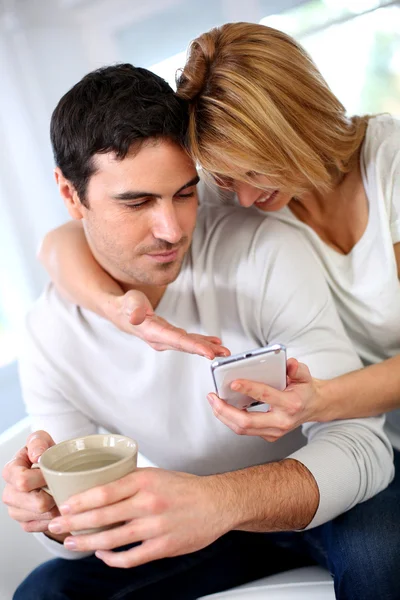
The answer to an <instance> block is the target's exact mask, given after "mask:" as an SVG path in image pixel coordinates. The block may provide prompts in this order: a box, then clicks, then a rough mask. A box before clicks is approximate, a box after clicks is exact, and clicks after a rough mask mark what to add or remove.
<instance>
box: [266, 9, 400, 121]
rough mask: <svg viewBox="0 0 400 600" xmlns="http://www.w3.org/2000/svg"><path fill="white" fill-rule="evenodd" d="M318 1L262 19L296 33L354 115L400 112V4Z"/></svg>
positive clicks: (267, 23)
mask: <svg viewBox="0 0 400 600" xmlns="http://www.w3.org/2000/svg"><path fill="white" fill-rule="evenodd" d="M396 4H397V3H395V2H379V1H376V0H312V1H311V2H306V3H304V4H302V5H301V6H299V7H297V8H295V9H293V10H290V11H286V12H285V13H282V14H279V15H272V16H270V17H266V18H265V19H262V20H261V23H263V24H265V25H269V26H271V27H276V28H277V29H281V30H282V31H285V32H286V33H288V34H290V35H292V36H293V37H295V38H296V39H297V40H298V41H299V42H300V43H301V44H302V45H303V46H304V47H305V48H306V49H307V51H308V52H309V53H310V55H311V56H312V58H313V60H314V61H315V63H316V64H317V66H318V68H319V69H320V70H321V72H322V74H323V75H324V77H325V78H326V80H327V82H328V84H329V85H330V87H331V89H332V90H333V92H334V93H335V94H336V95H337V97H338V98H339V99H340V100H341V102H343V104H344V106H345V107H346V109H347V111H348V112H349V114H365V113H378V112H390V113H393V114H400V6H399V5H398V4H397V5H396Z"/></svg>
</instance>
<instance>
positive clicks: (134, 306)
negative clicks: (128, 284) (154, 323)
mask: <svg viewBox="0 0 400 600" xmlns="http://www.w3.org/2000/svg"><path fill="white" fill-rule="evenodd" d="M122 312H123V313H124V314H125V315H126V316H127V317H128V318H129V321H130V323H132V325H140V324H141V323H143V321H144V320H145V318H146V316H148V315H152V314H153V312H154V311H153V308H152V306H151V304H150V302H149V300H148V298H147V296H145V295H144V294H143V292H139V291H137V290H130V291H129V292H127V293H126V294H125V295H124V297H123V300H122Z"/></svg>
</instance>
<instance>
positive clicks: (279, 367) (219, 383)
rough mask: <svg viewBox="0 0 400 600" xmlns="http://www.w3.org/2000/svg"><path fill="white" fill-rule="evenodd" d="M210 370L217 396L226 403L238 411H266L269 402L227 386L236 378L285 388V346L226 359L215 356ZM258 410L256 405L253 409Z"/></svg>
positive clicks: (274, 345)
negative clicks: (258, 399) (266, 402)
mask: <svg viewBox="0 0 400 600" xmlns="http://www.w3.org/2000/svg"><path fill="white" fill-rule="evenodd" d="M211 373H212V376H213V379H214V385H215V390H216V393H217V395H218V396H219V397H220V398H222V399H223V400H225V402H227V403H228V404H231V405H232V406H235V407H236V408H239V409H241V410H245V409H247V410H251V409H253V408H254V407H260V409H263V410H269V405H268V404H265V403H264V402H258V401H257V400H254V398H251V397H250V396H246V395H245V394H241V393H239V392H235V391H233V390H231V388H230V385H231V383H232V382H233V381H235V380H236V379H248V380H249V381H257V382H260V383H266V384H267V385H270V386H271V387H274V388H276V389H277V390H281V391H282V390H284V389H285V388H286V348H285V346H282V345H281V344H272V345H270V346H265V347H264V348H257V349H256V350H249V351H248V352H242V353H240V354H235V355H233V356H228V357H226V358H216V359H215V360H214V361H213V362H212V363H211ZM260 409H257V408H256V410H260Z"/></svg>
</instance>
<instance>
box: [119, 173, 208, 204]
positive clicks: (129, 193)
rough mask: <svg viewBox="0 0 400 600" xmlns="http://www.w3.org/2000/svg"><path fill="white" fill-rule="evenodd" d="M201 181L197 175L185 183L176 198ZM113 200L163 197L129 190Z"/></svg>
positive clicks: (176, 193)
mask: <svg viewBox="0 0 400 600" xmlns="http://www.w3.org/2000/svg"><path fill="white" fill-rule="evenodd" d="M199 181H200V177H199V176H198V175H196V177H193V179H191V180H190V181H188V182H187V183H185V185H183V186H182V187H181V188H179V190H177V191H176V192H175V194H174V196H177V195H178V194H180V193H181V192H183V190H185V189H187V188H190V187H193V186H194V185H197V184H198V183H199ZM112 198H114V200H138V199H139V198H161V196H160V195H159V194H154V193H153V192H141V191H137V192H135V191H133V190H128V191H126V192H121V193H120V194H115V195H113V196H112Z"/></svg>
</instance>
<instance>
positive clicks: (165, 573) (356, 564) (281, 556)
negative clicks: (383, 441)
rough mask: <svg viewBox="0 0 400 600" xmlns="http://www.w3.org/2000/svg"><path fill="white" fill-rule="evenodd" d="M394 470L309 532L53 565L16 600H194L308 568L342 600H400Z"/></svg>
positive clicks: (398, 485) (398, 489) (399, 514)
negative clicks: (130, 564) (121, 560)
mask: <svg viewBox="0 0 400 600" xmlns="http://www.w3.org/2000/svg"><path fill="white" fill-rule="evenodd" d="M395 465H396V471H397V473H398V475H397V476H396V478H395V480H394V481H393V482H392V484H391V485H390V486H389V487H388V488H387V489H386V490H385V491H383V492H381V493H380V494H378V495H377V496H375V498H372V499H371V500H368V501H367V502H364V503H363V504H359V505H358V506H356V507H355V508H353V509H352V510H350V511H349V512H347V513H345V514H343V515H341V516H339V517H338V518H336V519H334V520H333V521H330V522H329V523H326V524H324V525H321V526H320V527H316V528H315V529H311V530H310V531H304V532H283V533H247V532H241V531H232V532H230V533H228V534H226V535H225V536H223V537H221V538H220V539H219V540H217V541H216V542H214V543H213V544H211V545H210V546H208V547H207V548H204V549H203V550H200V551H198V552H194V553H192V554H186V555H184V556H178V557H174V558H165V559H163V560H158V561H154V562H152V563H149V564H147V565H143V566H141V567H136V568H133V569H115V568H110V567H107V566H106V565H105V564H104V563H103V562H102V561H100V560H98V559H97V558H96V557H95V556H91V557H89V558H84V559H81V560H74V561H68V560H64V559H60V558H57V559H54V560H51V561H48V562H46V563H44V564H43V565H41V566H39V567H38V568H37V569H35V570H34V571H33V572H32V573H31V574H30V575H29V576H28V577H27V579H25V581H24V582H23V583H22V584H21V585H20V586H19V588H18V589H17V591H16V592H15V594H14V600H72V599H73V600H86V599H87V598H96V600H145V599H146V600H157V599H164V598H168V599H169V598H173V600H195V599H196V598H198V597H200V596H203V595H206V594H211V593H215V592H218V591H222V590H226V589H229V588H231V587H234V586H236V585H240V584H243V583H247V582H248V581H252V580H254V579H257V578H260V577H263V576H266V575H271V574H273V573H277V572H280V571H286V570H288V569H292V568H296V567H301V566H306V565H312V564H319V565H322V566H323V567H325V568H327V569H328V570H329V571H330V573H331V574H332V576H333V579H334V585H335V593H336V598H338V599H339V600H378V599H379V600H399V599H400V576H399V569H400V453H399V452H395Z"/></svg>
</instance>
